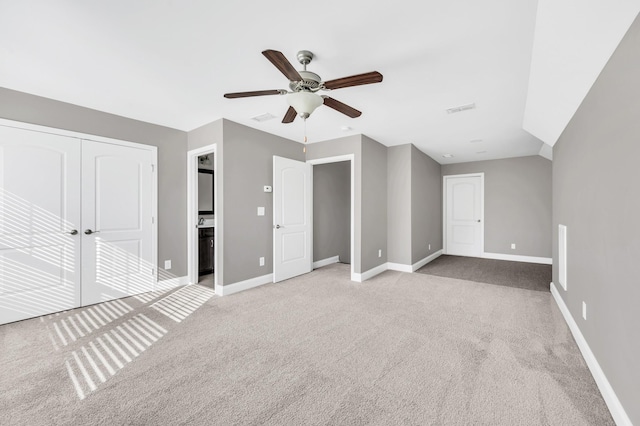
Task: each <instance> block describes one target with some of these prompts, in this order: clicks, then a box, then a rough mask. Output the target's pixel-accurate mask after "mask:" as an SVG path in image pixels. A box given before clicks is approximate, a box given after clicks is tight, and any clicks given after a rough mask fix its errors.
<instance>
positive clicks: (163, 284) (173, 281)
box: [154, 275, 189, 290]
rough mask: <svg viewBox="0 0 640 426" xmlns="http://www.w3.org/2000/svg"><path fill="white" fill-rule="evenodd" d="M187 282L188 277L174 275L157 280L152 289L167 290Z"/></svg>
mask: <svg viewBox="0 0 640 426" xmlns="http://www.w3.org/2000/svg"><path fill="white" fill-rule="evenodd" d="M187 284H189V277H188V276H187V275H185V276H184V277H175V278H170V279H168V280H162V281H158V282H157V283H156V285H155V289H154V290H168V289H170V288H174V287H179V286H181V285H187Z"/></svg>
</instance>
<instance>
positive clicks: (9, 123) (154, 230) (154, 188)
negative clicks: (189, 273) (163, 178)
mask: <svg viewBox="0 0 640 426" xmlns="http://www.w3.org/2000/svg"><path fill="white" fill-rule="evenodd" d="M0 126H5V127H13V128H16V129H23V130H31V131H35V132H40V133H48V134H52V135H59V136H67V137H70V138H76V139H80V140H81V141H82V140H88V141H94V142H102V143H109V144H112V145H120V146H128V147H131V148H137V149H142V150H146V151H150V152H151V158H152V160H151V161H152V167H153V170H152V173H153V176H152V178H151V214H152V217H153V219H152V220H153V224H152V227H151V261H152V263H153V270H154V280H155V282H156V283H157V282H158V147H157V146H153V145H146V144H141V143H137V142H129V141H124V140H120V139H113V138H107V137H104V136H97V135H91V134H89V133H81V132H74V131H72V130H64V129H58V128H55V127H49V126H41V125H38V124H31V123H24V122H22V121H14V120H7V119H4V118H0ZM80 149H81V150H82V142H80Z"/></svg>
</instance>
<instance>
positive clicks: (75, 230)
mask: <svg viewBox="0 0 640 426" xmlns="http://www.w3.org/2000/svg"><path fill="white" fill-rule="evenodd" d="M65 234H71V235H78V230H77V229H72V230H71V231H67V232H65Z"/></svg>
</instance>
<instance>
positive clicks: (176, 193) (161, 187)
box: [0, 88, 187, 279]
mask: <svg viewBox="0 0 640 426" xmlns="http://www.w3.org/2000/svg"><path fill="white" fill-rule="evenodd" d="M0 118H5V119H8V120H15V121H22V122H25V123H31V124H38V125H41V126H48V127H54V128H57V129H64V130H70V131H74V132H80V133H88V134H91V135H97V136H104V137H108V138H114V139H120V140H125V141H131V142H137V143H141V144H145V145H153V146H157V147H158V266H163V265H164V261H165V260H168V259H171V261H172V269H171V271H169V273H164V272H162V273H161V274H160V279H163V277H164V278H168V277H169V276H171V275H174V276H184V275H186V274H187V232H186V230H187V213H186V209H187V193H186V187H187V172H186V168H187V164H186V160H185V159H186V149H187V133H186V132H183V131H180V130H175V129H171V128H168V127H162V126H158V125H155V124H150V123H145V122H143V121H138V120H132V119H130V118H125V117H121V116H118V115H113V114H108V113H105V112H101V111H96V110H93V109H89V108H83V107H80V106H77V105H72V104H68V103H64V102H59V101H55V100H53V99H47V98H42V97H39V96H34V95H30V94H27V93H22V92H17V91H14V90H9V89H5V88H0Z"/></svg>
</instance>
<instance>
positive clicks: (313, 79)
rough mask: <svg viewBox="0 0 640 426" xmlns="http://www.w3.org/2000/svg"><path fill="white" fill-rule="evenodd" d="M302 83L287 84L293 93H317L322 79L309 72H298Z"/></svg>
mask: <svg viewBox="0 0 640 426" xmlns="http://www.w3.org/2000/svg"><path fill="white" fill-rule="evenodd" d="M298 73H299V74H300V77H302V81H292V82H290V83H289V88H290V89H291V90H292V91H294V92H300V91H303V90H304V91H306V92H317V91H318V90H320V88H321V85H320V83H322V79H321V78H320V76H319V75H318V74H316V73H314V72H311V71H298Z"/></svg>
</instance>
